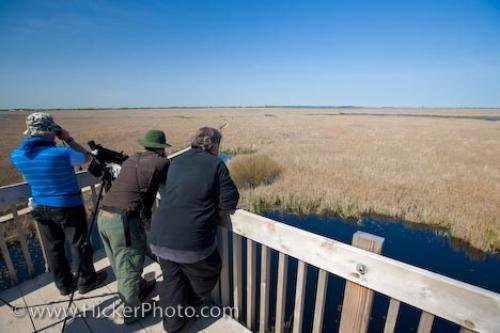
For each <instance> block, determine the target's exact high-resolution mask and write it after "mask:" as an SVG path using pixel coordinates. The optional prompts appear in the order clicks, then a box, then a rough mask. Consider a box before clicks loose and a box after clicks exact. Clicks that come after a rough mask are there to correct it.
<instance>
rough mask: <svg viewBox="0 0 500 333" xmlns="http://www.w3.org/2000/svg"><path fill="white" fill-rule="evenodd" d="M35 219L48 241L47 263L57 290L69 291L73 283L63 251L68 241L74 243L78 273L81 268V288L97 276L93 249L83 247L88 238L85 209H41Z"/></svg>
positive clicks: (88, 246) (72, 252)
mask: <svg viewBox="0 0 500 333" xmlns="http://www.w3.org/2000/svg"><path fill="white" fill-rule="evenodd" d="M32 215H33V217H34V218H35V220H36V221H37V222H38V223H39V225H40V229H41V231H42V233H43V234H44V236H45V239H46V240H47V260H48V263H49V269H50V271H51V272H52V274H53V275H54V282H55V284H56V286H57V288H59V289H60V290H65V289H69V288H70V287H71V286H72V284H73V282H74V279H73V275H72V273H71V268H70V264H69V262H68V259H67V257H66V251H65V248H64V243H65V240H68V241H69V242H70V243H71V254H72V257H73V265H74V267H75V271H76V269H77V267H78V266H80V279H79V280H78V285H79V286H82V285H86V284H88V283H89V282H90V281H91V280H92V279H93V278H94V276H95V269H94V264H93V257H92V255H93V250H92V246H91V245H90V243H89V244H88V245H87V246H83V244H84V243H85V239H86V237H87V217H86V212H85V208H84V207H83V206H77V207H61V208H59V207H47V206H38V207H36V208H35V209H34V210H33V212H32Z"/></svg>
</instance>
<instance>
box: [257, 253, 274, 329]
mask: <svg viewBox="0 0 500 333" xmlns="http://www.w3.org/2000/svg"><path fill="white" fill-rule="evenodd" d="M260 269H261V271H260V316H259V332H261V333H264V332H267V331H268V321H269V286H270V284H271V280H270V279H271V249H270V248H268V247H267V246H265V245H262V250H261V268H260Z"/></svg>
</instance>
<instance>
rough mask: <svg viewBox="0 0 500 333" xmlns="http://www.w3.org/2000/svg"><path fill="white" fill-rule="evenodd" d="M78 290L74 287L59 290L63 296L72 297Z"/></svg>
mask: <svg viewBox="0 0 500 333" xmlns="http://www.w3.org/2000/svg"><path fill="white" fill-rule="evenodd" d="M75 289H76V286H75V285H73V286H71V287H66V288H61V289H59V293H60V294H61V296H68V295H70V294H71V293H72V292H73V291H75Z"/></svg>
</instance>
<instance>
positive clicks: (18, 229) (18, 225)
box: [10, 205, 35, 277]
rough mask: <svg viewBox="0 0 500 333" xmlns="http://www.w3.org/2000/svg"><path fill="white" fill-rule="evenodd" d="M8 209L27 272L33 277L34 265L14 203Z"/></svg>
mask: <svg viewBox="0 0 500 333" xmlns="http://www.w3.org/2000/svg"><path fill="white" fill-rule="evenodd" d="M10 210H11V212H12V220H13V221H12V222H13V223H14V227H15V228H16V236H17V240H18V241H19V243H20V244H21V250H22V251H23V256H24V260H25V261H26V266H27V268H28V274H29V275H30V277H33V276H34V275H35V267H34V266H33V260H31V255H30V251H29V248H28V242H27V241H26V233H24V232H23V228H22V226H21V220H20V219H19V215H18V213H17V207H16V205H12V206H11V208H10Z"/></svg>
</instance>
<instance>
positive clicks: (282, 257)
mask: <svg viewBox="0 0 500 333" xmlns="http://www.w3.org/2000/svg"><path fill="white" fill-rule="evenodd" d="M287 275H288V256H287V255H286V254H284V253H281V252H280V253H279V261H278V287H277V292H276V323H275V332H276V333H283V331H284V329H285V308H286V283H287Z"/></svg>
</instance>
